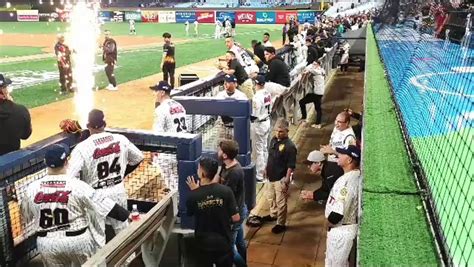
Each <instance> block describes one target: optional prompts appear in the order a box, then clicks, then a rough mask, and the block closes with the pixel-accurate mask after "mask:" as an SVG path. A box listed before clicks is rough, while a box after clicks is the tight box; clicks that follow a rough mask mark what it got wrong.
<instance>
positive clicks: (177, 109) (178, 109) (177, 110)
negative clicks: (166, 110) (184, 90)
mask: <svg viewBox="0 0 474 267" xmlns="http://www.w3.org/2000/svg"><path fill="white" fill-rule="evenodd" d="M176 113H184V108H183V106H181V105H176V106H174V107H173V106H170V114H171V115H173V114H176Z"/></svg>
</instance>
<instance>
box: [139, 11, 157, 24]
mask: <svg viewBox="0 0 474 267" xmlns="http://www.w3.org/2000/svg"><path fill="white" fill-rule="evenodd" d="M158 17H159V14H158V11H155V10H142V21H143V22H158Z"/></svg>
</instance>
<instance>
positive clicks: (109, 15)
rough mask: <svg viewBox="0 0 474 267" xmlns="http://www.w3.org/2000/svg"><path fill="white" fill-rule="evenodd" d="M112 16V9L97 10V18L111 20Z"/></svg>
mask: <svg viewBox="0 0 474 267" xmlns="http://www.w3.org/2000/svg"><path fill="white" fill-rule="evenodd" d="M113 17H114V14H113V13H112V11H99V20H100V21H102V22H106V21H112V18H113Z"/></svg>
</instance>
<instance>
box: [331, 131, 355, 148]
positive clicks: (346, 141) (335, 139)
mask: <svg viewBox="0 0 474 267" xmlns="http://www.w3.org/2000/svg"><path fill="white" fill-rule="evenodd" d="M355 144H356V139H355V134H354V130H352V127H349V128H347V129H345V130H343V131H339V130H338V129H336V127H334V130H333V131H332V134H331V139H330V140H329V145H330V146H331V147H332V149H336V148H346V147H348V146H349V145H355Z"/></svg>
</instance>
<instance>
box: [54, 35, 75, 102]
mask: <svg viewBox="0 0 474 267" xmlns="http://www.w3.org/2000/svg"><path fill="white" fill-rule="evenodd" d="M57 39H58V42H57V43H56V45H55V46H54V53H55V54H56V60H57V65H58V70H59V83H60V84H61V93H69V92H74V91H73V90H72V64H71V49H69V46H67V45H66V44H64V35H62V34H59V35H58V37H57Z"/></svg>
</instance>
